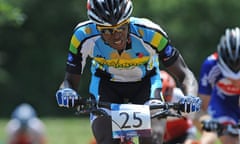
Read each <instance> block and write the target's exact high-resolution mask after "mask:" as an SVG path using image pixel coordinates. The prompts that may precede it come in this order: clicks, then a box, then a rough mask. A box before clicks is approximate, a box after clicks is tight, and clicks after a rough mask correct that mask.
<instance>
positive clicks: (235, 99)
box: [199, 53, 240, 123]
mask: <svg viewBox="0 0 240 144" xmlns="http://www.w3.org/2000/svg"><path fill="white" fill-rule="evenodd" d="M217 61H218V55H217V53H213V54H212V55H210V56H208V57H207V58H206V60H205V61H204V63H203V64H202V67H201V71H200V79H199V94H203V95H210V96H211V99H210V102H209V107H208V112H209V114H210V115H211V116H212V117H213V118H215V119H217V120H219V121H220V122H222V123H226V122H230V123H237V122H238V121H239V120H240V106H239V97H240V87H237V86H234V85H233V83H232V82H231V81H230V80H229V79H228V78H226V77H224V76H223V74H222V72H221V70H220V68H219V66H218V63H217Z"/></svg>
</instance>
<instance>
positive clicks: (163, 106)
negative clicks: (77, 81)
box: [76, 98, 185, 119]
mask: <svg viewBox="0 0 240 144" xmlns="http://www.w3.org/2000/svg"><path fill="white" fill-rule="evenodd" d="M112 104H114V103H111V102H103V101H96V100H93V99H89V98H81V99H80V100H79V103H77V104H76V105H77V111H78V112H77V113H78V114H84V113H85V114H86V113H94V114H95V115H105V116H106V115H107V114H106V112H105V111H104V110H102V109H100V108H107V109H111V105H112ZM149 108H150V110H159V111H157V112H155V113H153V114H151V118H152V119H153V118H166V117H169V116H171V117H179V118H180V117H182V118H185V117H184V116H182V114H181V112H180V109H181V104H179V103H168V102H162V103H160V104H151V105H149ZM170 109H172V110H174V111H170Z"/></svg>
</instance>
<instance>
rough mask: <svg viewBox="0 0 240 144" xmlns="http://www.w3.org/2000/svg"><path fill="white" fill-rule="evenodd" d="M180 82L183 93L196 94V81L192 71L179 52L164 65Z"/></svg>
mask: <svg viewBox="0 0 240 144" xmlns="http://www.w3.org/2000/svg"><path fill="white" fill-rule="evenodd" d="M166 68H167V70H169V71H170V72H171V73H172V74H173V75H174V76H175V77H176V78H177V79H178V81H179V82H180V83H181V87H182V89H183V92H184V94H185V95H192V96H197V91H198V83H197V80H196V78H195V76H194V74H193V73H192V71H191V70H190V69H189V68H188V66H187V65H186V63H185V61H184V59H183V58H182V56H181V55H180V54H179V55H178V57H177V58H176V60H175V61H174V62H173V63H172V64H171V65H169V66H167V67H166Z"/></svg>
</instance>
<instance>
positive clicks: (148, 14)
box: [0, 0, 240, 118]
mask: <svg viewBox="0 0 240 144" xmlns="http://www.w3.org/2000/svg"><path fill="white" fill-rule="evenodd" d="M133 4H134V10H133V16H137V17H145V18H149V19H151V20H153V21H154V22H156V23H158V24H159V25H160V26H161V27H162V28H163V29H164V30H165V31H166V32H167V33H168V35H169V37H170V39H171V41H172V43H173V45H174V46H175V47H176V48H178V49H179V50H180V52H181V53H182V55H183V57H184V58H185V61H186V63H187V64H188V65H189V67H190V68H191V69H192V71H193V72H194V73H195V75H196V77H198V74H199V70H200V66H201V63H202V61H203V60H204V58H205V57H206V56H208V55H209V54H210V53H212V52H214V51H215V50H216V46H217V44H218V41H219V38H220V35H221V34H223V33H224V30H225V28H227V27H236V26H239V23H240V19H239V15H238V13H239V10H240V2H239V1H238V0H228V1H226V0H208V1H202V0H194V1H193V0H133ZM86 19H87V15H86V0H62V1H59V0H50V1H49V0H0V117H1V118H9V117H10V114H11V112H12V110H13V109H14V108H15V107H16V105H18V104H20V103H22V102H27V103H30V104H31V105H33V106H34V107H35V108H36V111H37V112H38V114H39V115H40V116H41V117H68V116H72V115H73V113H72V112H69V110H66V109H62V108H58V106H57V104H56V100H55V92H56V90H57V89H58V86H59V84H60V83H61V82H62V80H63V77H64V73H65V63H66V58H67V52H68V46H69V41H70V38H71V35H72V32H73V29H74V27H75V26H76V25H77V24H78V23H79V22H81V21H84V20H86ZM88 66H89V65H87V66H86V68H85V73H84V75H85V77H83V80H82V83H81V85H80V91H79V93H80V94H81V95H83V96H84V95H86V94H87V92H88V82H89V71H88V70H87V69H88V68H87V67H88Z"/></svg>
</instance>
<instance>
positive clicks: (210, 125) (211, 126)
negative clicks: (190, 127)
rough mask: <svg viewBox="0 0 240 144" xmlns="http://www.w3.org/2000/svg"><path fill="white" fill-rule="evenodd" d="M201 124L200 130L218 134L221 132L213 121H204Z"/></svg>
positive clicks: (219, 127)
mask: <svg viewBox="0 0 240 144" xmlns="http://www.w3.org/2000/svg"><path fill="white" fill-rule="evenodd" d="M201 123H202V129H203V130H205V131H208V132H211V131H214V132H218V131H221V129H222V128H221V125H220V124H219V123H218V122H217V121H215V120H204V121H202V122H201Z"/></svg>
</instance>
